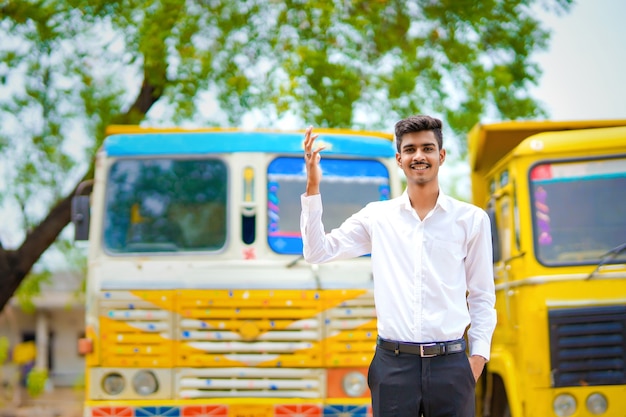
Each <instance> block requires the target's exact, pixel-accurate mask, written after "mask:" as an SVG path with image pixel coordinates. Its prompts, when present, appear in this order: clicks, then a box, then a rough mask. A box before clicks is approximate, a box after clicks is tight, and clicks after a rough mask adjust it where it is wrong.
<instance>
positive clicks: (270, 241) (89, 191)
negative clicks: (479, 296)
mask: <svg viewBox="0 0 626 417" xmlns="http://www.w3.org/2000/svg"><path fill="white" fill-rule="evenodd" d="M318 133H320V139H319V141H321V142H323V144H324V145H325V146H326V150H325V151H324V158H323V160H322V162H321V166H322V169H323V171H324V184H323V185H322V192H323V195H324V209H325V211H324V222H325V225H326V227H327V229H330V228H333V227H336V226H338V225H339V224H340V223H341V221H343V220H344V219H345V218H347V217H348V216H349V215H350V214H352V213H353V212H354V211H356V210H358V209H360V208H361V207H363V206H364V205H365V204H366V203H367V202H369V201H373V200H381V199H388V198H392V197H394V196H397V195H398V194H399V193H401V191H402V190H401V187H402V185H401V180H400V177H399V173H398V170H397V164H396V161H395V148H394V146H393V141H392V136H391V135H388V134H383V133H375V132H360V131H352V130H330V129H327V130H324V129H318ZM303 137H304V132H285V131H271V130H264V131H261V130H254V131H245V130H239V129H198V130H184V129H149V128H140V127H132V126H112V127H111V128H110V129H109V131H108V136H107V138H106V140H105V142H104V144H103V146H102V148H101V150H100V151H99V152H98V154H97V160H96V170H95V178H94V181H93V183H92V184H86V185H85V187H83V188H82V189H81V191H80V192H79V195H77V196H76V197H75V199H74V207H73V222H74V224H75V232H76V238H77V239H79V240H80V239H82V240H85V239H88V240H89V249H88V277H87V289H86V298H87V303H86V335H85V338H84V339H81V341H80V350H81V352H83V353H84V354H85V359H86V372H85V374H86V378H85V379H86V393H85V407H84V416H85V417H87V416H89V417H92V416H93V417H95V416H127V417H139V416H212V417H261V416H311V417H313V416H342V417H350V416H366V415H368V414H371V412H370V399H369V392H368V388H367V379H366V378H367V367H368V365H369V362H370V360H371V357H372V355H373V352H374V346H375V340H376V321H375V310H374V299H373V294H372V276H371V269H370V259H369V257H362V258H359V259H356V260H350V261H345V262H343V261H338V262H334V263H332V264H328V265H309V264H307V263H306V262H304V261H303V259H302V256H301V253H302V241H301V238H300V232H299V230H300V229H299V216H300V195H301V194H302V193H303V192H304V190H305V181H306V175H305V168H304V159H303V148H302V141H303Z"/></svg>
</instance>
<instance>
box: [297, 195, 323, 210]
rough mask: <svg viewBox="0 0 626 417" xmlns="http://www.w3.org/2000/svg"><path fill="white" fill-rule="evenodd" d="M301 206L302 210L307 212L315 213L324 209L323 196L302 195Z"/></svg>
mask: <svg viewBox="0 0 626 417" xmlns="http://www.w3.org/2000/svg"><path fill="white" fill-rule="evenodd" d="M300 204H301V205H302V210H306V211H315V210H321V209H322V195H321V194H313V195H306V193H303V194H302V195H300Z"/></svg>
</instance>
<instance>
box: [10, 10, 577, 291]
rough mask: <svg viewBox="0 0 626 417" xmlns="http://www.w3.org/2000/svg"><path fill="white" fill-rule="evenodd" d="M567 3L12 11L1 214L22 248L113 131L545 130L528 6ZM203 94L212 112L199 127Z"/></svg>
mask: <svg viewBox="0 0 626 417" xmlns="http://www.w3.org/2000/svg"><path fill="white" fill-rule="evenodd" d="M571 3H572V0H485V1H470V0H441V1H419V2H415V1H408V0H389V1H379V0H352V1H340V0H335V1H328V0H308V1H304V0H285V1H277V0H271V1H267V0H239V1H233V0H228V1H227V0H192V1H187V2H182V1H178V0H149V1H136V0H114V1H111V0H47V1H36V0H29V1H26V0H22V1H17V0H6V1H4V2H2V3H0V37H1V38H2V40H3V41H2V43H1V44H0V89H2V93H3V94H1V95H0V126H2V130H1V131H0V150H1V151H2V153H1V156H0V160H1V163H0V164H1V165H3V167H4V170H3V172H4V174H5V178H4V181H3V182H2V183H0V184H1V185H0V187H2V188H0V196H1V198H0V203H1V204H2V205H1V206H0V211H2V212H4V211H6V210H8V209H9V207H11V208H12V210H15V209H17V210H19V213H20V218H19V224H16V226H15V227H16V228H18V229H19V230H21V231H22V237H24V236H26V234H27V231H29V230H31V229H32V228H33V227H36V225H37V224H38V223H39V222H40V221H41V220H42V219H43V218H44V217H45V216H46V214H47V213H48V210H49V208H50V207H52V206H53V205H54V203H55V202H56V201H58V200H59V198H60V197H61V196H64V195H65V194H67V193H68V192H69V191H70V190H71V189H72V187H73V186H74V185H75V184H76V183H77V181H79V180H80V179H81V178H82V177H83V175H84V173H85V172H87V170H88V167H89V166H90V163H91V161H92V159H93V156H94V153H95V152H96V150H97V149H98V148H99V147H100V145H101V143H102V140H103V138H104V135H105V129H106V126H108V125H110V124H112V123H132V124H138V123H142V122H143V121H144V120H145V119H146V118H148V119H149V120H150V121H151V122H152V123H161V124H173V123H175V124H189V123H193V124H202V125H217V124H229V125H238V124H240V122H241V120H242V117H243V116H244V115H245V114H248V113H249V112H251V111H252V110H258V111H259V113H261V114H263V115H264V120H263V121H262V123H264V124H266V125H267V124H269V125H271V124H273V123H276V122H277V121H278V120H279V119H280V118H281V117H282V116H285V115H294V116H295V117H297V118H299V119H300V120H302V121H303V126H305V125H308V124H314V125H317V126H321V127H355V128H369V129H380V128H383V129H388V128H389V126H390V125H391V124H392V123H393V122H394V121H395V120H397V119H399V118H401V117H405V116H407V115H409V114H415V113H430V114H434V115H437V116H439V117H442V118H444V119H445V120H446V122H447V125H448V126H449V127H450V129H451V131H452V134H453V135H452V136H456V137H457V138H458V139H459V140H460V141H461V142H463V141H464V139H463V138H464V134H465V133H466V132H467V131H468V130H469V128H470V127H471V126H473V125H474V124H475V123H476V122H477V121H478V120H480V118H482V117H485V116H486V115H488V116H489V117H490V118H492V119H498V118H499V119H523V118H536V117H542V116H545V111H544V110H543V109H542V108H541V107H540V106H539V105H538V104H537V103H536V102H535V100H534V99H533V98H532V97H530V96H529V95H528V91H529V87H530V86H531V85H533V84H536V83H537V82H538V77H539V76H540V74H541V72H540V69H539V68H538V67H537V65H536V64H535V63H533V61H532V56H531V55H532V53H534V52H535V51H537V50H539V49H543V48H545V47H546V46H547V42H548V39H549V32H548V31H547V29H546V28H544V27H543V26H542V25H541V22H539V21H537V19H536V17H535V14H534V12H533V10H534V9H533V8H536V7H538V5H548V6H551V7H553V8H554V9H555V10H557V11H567V10H568V9H569V7H570V6H571ZM9 86H10V88H9ZM209 93H210V95H211V96H212V97H215V98H216V100H217V105H218V107H219V110H220V113H219V114H208V115H206V114H204V115H202V112H201V110H203V108H204V107H206V106H207V101H206V100H205V99H204V98H205V97H206V96H207V95H209ZM224 115H225V118H224ZM267 127H271V126H267ZM460 150H461V155H460V157H462V156H463V152H464V145H463V143H461V146H460ZM29 286H30V284H29Z"/></svg>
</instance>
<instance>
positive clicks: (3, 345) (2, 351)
mask: <svg viewBox="0 0 626 417" xmlns="http://www.w3.org/2000/svg"><path fill="white" fill-rule="evenodd" d="M8 358H9V338H8V337H6V336H0V366H2V364H4V363H5V362H6V360H7V359H8Z"/></svg>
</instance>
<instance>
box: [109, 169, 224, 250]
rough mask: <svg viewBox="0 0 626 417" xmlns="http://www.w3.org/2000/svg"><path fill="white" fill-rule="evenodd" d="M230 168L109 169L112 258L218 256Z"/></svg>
mask: <svg viewBox="0 0 626 417" xmlns="http://www.w3.org/2000/svg"><path fill="white" fill-rule="evenodd" d="M227 183H228V178H227V169H226V164H225V163H224V162H223V161H221V160H219V159H202V160H199V159H191V160H179V159H166V158H163V159H124V160H118V161H117V162H115V163H114V164H113V165H112V166H111V169H110V172H109V178H108V184H107V190H106V205H105V216H104V217H105V220H104V245H105V248H106V249H107V250H108V251H109V252H112V253H127V252H128V253H136V252H168V251H181V250H191V251H216V250H219V249H221V248H222V247H223V246H224V244H225V242H226V196H227Z"/></svg>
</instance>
